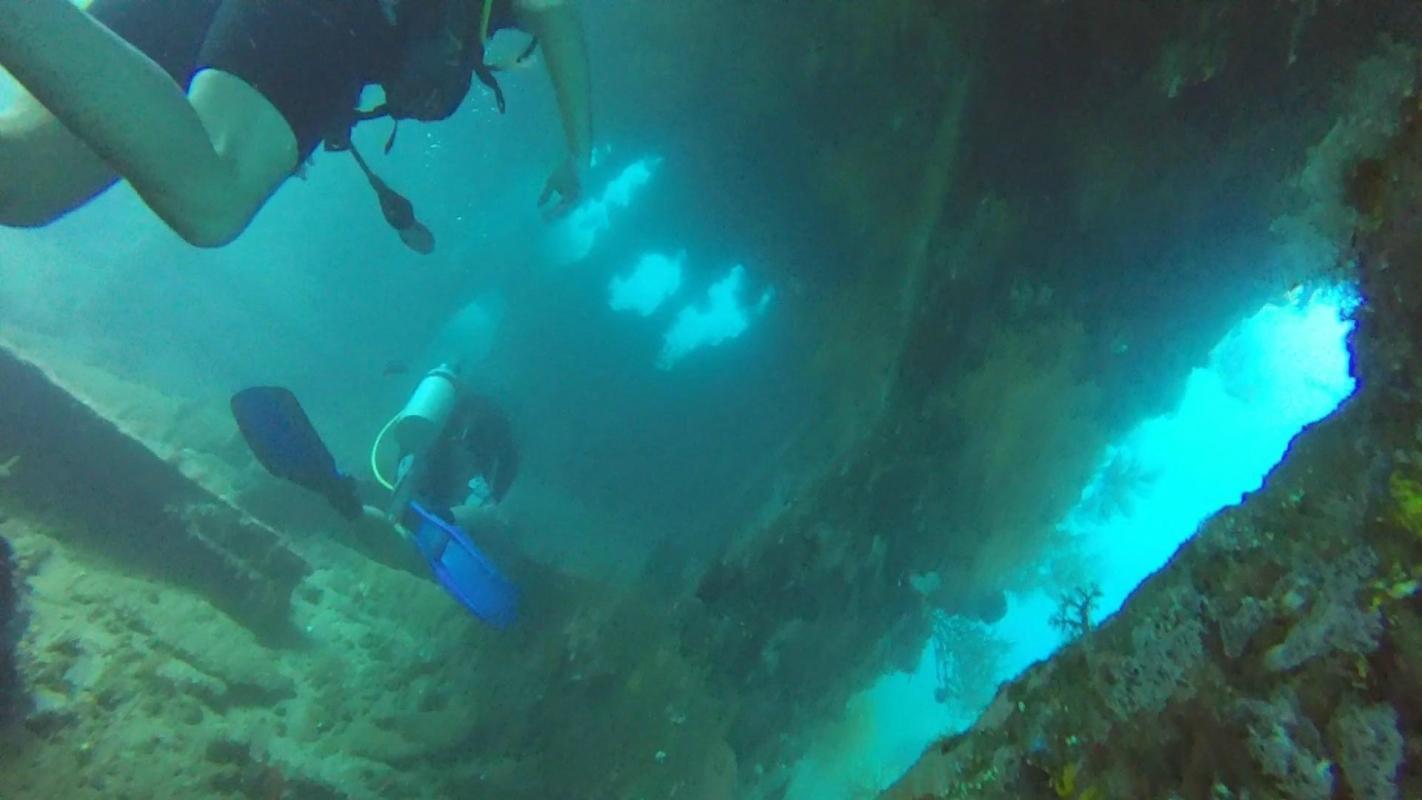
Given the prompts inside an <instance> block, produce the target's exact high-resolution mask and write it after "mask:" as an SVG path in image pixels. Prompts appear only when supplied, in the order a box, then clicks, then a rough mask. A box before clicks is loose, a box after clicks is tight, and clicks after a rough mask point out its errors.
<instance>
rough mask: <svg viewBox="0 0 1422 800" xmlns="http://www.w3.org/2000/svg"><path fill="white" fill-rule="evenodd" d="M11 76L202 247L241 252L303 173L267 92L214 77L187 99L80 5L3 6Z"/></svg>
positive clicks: (1, 59) (1, 43)
mask: <svg viewBox="0 0 1422 800" xmlns="http://www.w3.org/2000/svg"><path fill="white" fill-rule="evenodd" d="M0 65H3V66H4V67H6V68H7V69H9V70H10V72H11V73H12V74H13V75H14V76H15V77H16V78H17V79H18V80H19V81H20V83H21V84H22V85H23V86H24V87H25V88H26V89H28V90H29V92H30V93H31V94H32V95H34V97H35V98H36V99H38V100H39V101H40V103H42V104H43V105H44V107H45V108H47V109H49V110H50V112H51V113H53V114H54V116H56V117H58V118H59V120H60V121H61V122H63V123H64V126H65V127H66V128H68V129H69V130H70V131H71V132H73V134H74V135H75V136H77V137H79V138H80V139H81V140H83V141H84V143H85V144H86V145H88V147H89V149H91V150H92V151H93V152H94V153H96V154H98V156H99V157H100V158H102V159H103V160H104V162H105V163H107V164H108V165H109V166H110V167H112V168H113V169H114V171H115V172H117V173H118V174H120V175H122V176H123V177H124V178H126V179H127V180H128V182H129V183H130V184H132V185H133V188H134V189H135V190H136V191H137V192H138V194H139V196H140V197H142V198H143V200H144V202H146V203H147V204H148V206H149V208H152V209H153V211H154V212H155V213H157V214H158V216H160V217H162V218H163V221H164V222H166V223H168V225H169V226H170V227H171V228H172V229H173V230H174V231H176V232H177V233H178V235H180V236H182V237H183V238H184V239H187V240H188V241H189V242H191V243H193V244H196V245H200V246H209V247H213V246H218V245H222V244H225V243H227V242H229V241H231V240H232V239H233V238H234V237H236V236H237V234H238V233H240V232H241V231H242V230H243V229H244V228H245V227H246V226H247V224H248V222H250V221H251V218H252V216H253V215H254V214H255V213H256V212H257V209H259V208H260V207H261V206H262V204H263V203H265V202H266V200H267V198H268V197H269V196H270V195H271V193H272V192H273V191H274V190H275V189H276V187H277V186H279V185H280V184H281V182H282V181H283V180H285V179H286V177H287V176H288V175H290V174H291V172H292V170H294V169H295V168H296V166H297V164H296V161H297V148H296V137H295V135H294V134H293V133H292V131H291V127H290V126H289V125H288V124H287V122H286V120H285V119H284V118H283V117H282V116H281V114H280V113H279V112H278V111H277V110H276V108H275V107H273V106H272V104H271V103H270V102H268V101H267V100H266V98H265V97H263V96H262V95H261V94H260V93H259V92H257V90H256V89H253V88H252V87H251V86H249V85H247V84H246V83H244V82H243V81H241V80H240V79H238V78H236V77H234V76H232V75H229V74H227V73H224V72H220V71H218V70H206V71H204V72H201V73H199V74H198V75H197V76H196V77H195V78H194V79H193V84H192V88H191V89H190V90H189V95H188V96H184V94H183V93H182V91H181V90H180V89H179V88H178V86H177V85H176V84H174V83H173V80H172V78H170V77H169V76H168V74H167V73H166V72H164V71H163V70H162V69H161V68H160V67H159V66H158V65H157V64H154V63H153V62H152V61H151V60H149V59H148V58H147V57H146V56H144V55H143V54H142V53H141V52H139V51H138V50H136V49H134V48H133V47H132V46H131V45H130V44H129V43H128V42H126V41H124V40H123V39H121V38H120V37H119V36H117V35H116V34H114V33H113V32H112V31H110V30H109V29H108V28H106V27H104V26H103V25H101V24H100V23H99V22H98V21H97V20H95V19H93V18H92V17H90V16H89V15H88V14H86V13H84V12H83V11H81V10H79V9H78V8H76V7H75V6H74V5H72V4H71V2H70V0H0ZM7 181H8V179H7V177H6V176H5V175H3V174H0V184H3V183H5V182H7ZM7 191H8V190H7Z"/></svg>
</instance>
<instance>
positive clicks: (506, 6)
mask: <svg viewBox="0 0 1422 800" xmlns="http://www.w3.org/2000/svg"><path fill="white" fill-rule="evenodd" d="M574 2H575V0H280V2H264V1H263V0H182V2H172V1H171V0H93V2H92V3H91V4H90V5H89V8H88V11H87V12H86V11H83V10H80V9H79V8H78V7H76V6H75V5H74V3H73V0H0V67H4V68H5V69H7V70H9V72H10V73H11V74H13V75H14V76H15V78H16V79H18V81H19V83H20V85H21V86H22V87H23V88H24V90H25V91H24V92H23V93H21V95H20V97H19V98H18V100H17V102H16V103H15V106H14V107H13V108H12V109H11V110H9V111H7V112H4V113H0V224H3V225H8V226H12V227H37V226H41V225H45V224H47V223H49V222H52V221H53V220H55V219H58V218H59V217H61V216H63V215H64V214H66V213H68V212H69V211H72V210H74V209H75V208H78V207H79V206H82V205H84V204H85V203H87V202H89V201H90V200H92V199H93V198H94V197H95V196H97V195H98V194H100V193H102V192H103V191H104V190H106V189H107V188H108V187H109V186H111V185H113V183H114V182H115V181H117V180H118V179H119V178H120V177H122V178H124V179H126V180H127V181H128V182H129V183H130V184H131V185H132V186H133V188H134V189H135V190H136V191H137V192H138V194H139V196H140V197H141V198H142V199H143V201H144V202H145V203H147V205H148V206H149V208H151V209H152V210H153V211H154V212H155V213H156V214H157V215H158V216H159V217H160V218H161V219H162V220H163V221H164V222H165V223H167V225H168V226H169V227H170V228H172V229H173V230H174V231H175V232H176V233H177V234H178V235H179V236H181V237H182V238H183V239H185V240H186V241H188V242H189V243H191V244H193V245H196V246H199V247H219V246H222V245H225V244H227V243H229V242H231V241H232V240H233V239H235V238H236V237H237V236H238V235H239V234H241V232H242V231H243V230H245V229H246V227H247V225H248V224H249V223H250V222H251V220H252V218H253V216H255V214H256V213H257V211H258V210H259V209H260V208H261V207H262V205H263V204H265V203H266V201H267V199H268V198H269V197H270V196H271V195H272V193H273V192H275V191H276V189H277V187H279V186H280V185H281V183H282V182H283V181H285V180H286V179H287V177H289V176H291V175H293V174H295V173H296V172H298V170H299V169H300V168H301V167H302V165H303V164H304V163H305V162H306V161H307V159H308V158H309V157H310V156H311V154H312V152H313V151H314V150H315V149H316V147H317V146H318V145H320V144H322V143H323V142H324V143H325V146H326V149H328V150H350V151H351V153H352V154H353V155H354V157H355V159H356V162H357V164H359V166H360V168H361V170H362V171H363V172H364V173H365V175H366V177H367V179H368V180H369V181H370V184H371V186H372V187H373V188H374V189H375V191H376V195H377V197H378V199H379V201H380V207H381V211H382V212H383V213H384V215H385V217H386V219H387V221H389V222H390V224H391V225H392V226H393V227H394V228H395V229H396V231H397V232H398V233H399V234H400V238H401V239H402V240H403V241H404V242H405V244H406V245H408V246H409V247H411V248H412V249H414V250H416V251H418V252H422V253H427V252H430V251H431V250H433V247H434V239H433V236H432V235H431V234H430V232H429V230H428V229H426V228H425V227H424V225H422V224H421V223H420V222H419V220H418V219H416V217H415V215H414V209H413V207H412V206H411V204H410V202H409V201H408V200H406V199H405V198H404V197H402V196H401V195H399V194H398V193H396V192H395V191H394V190H392V189H391V188H390V187H389V186H388V185H386V184H385V183H384V182H383V181H382V180H380V179H379V178H378V177H376V176H375V174H374V173H373V172H371V170H370V168H369V167H368V166H367V165H366V163H365V160H364V159H363V158H362V157H361V156H360V154H359V153H358V152H356V151H355V149H354V147H352V145H351V136H350V133H351V128H352V127H353V126H354V125H355V124H356V123H358V122H361V121H363V120H369V119H375V118H379V117H386V116H388V117H390V118H392V119H393V120H395V122H396V124H397V125H398V122H399V120H402V119H416V120H424V121H433V120H441V119H445V118H446V117H448V116H450V115H451V114H452V113H454V111H455V110H456V109H457V108H458V107H459V105H460V102H461V101H462V100H463V99H464V97H465V95H466V94H467V93H468V91H469V88H470V85H471V79H472V78H473V77H478V78H479V79H480V81H481V82H482V83H483V84H484V85H486V86H487V87H489V89H490V90H491V91H492V92H493V94H494V97H495V99H496V101H497V104H498V107H499V110H500V111H502V110H503V107H504V97H503V92H502V91H501V90H500V89H499V84H498V81H497V80H496V79H495V76H494V74H493V73H494V68H493V67H491V66H489V65H487V64H486V63H485V58H484V56H485V53H484V49H485V44H486V42H487V41H488V40H489V38H490V36H491V35H492V34H493V33H494V32H496V31H498V30H500V29H505V28H519V29H522V30H524V31H526V32H528V33H530V34H532V35H533V37H534V38H533V42H532V44H530V45H529V47H528V49H527V50H526V51H525V52H524V54H523V55H522V56H520V58H519V60H524V59H526V58H527V57H528V56H530V55H531V54H532V51H533V50H534V48H535V47H540V46H541V48H542V51H543V61H544V62H545V64H546V65H547V69H548V74H549V76H550V78H551V80H552V83H553V88H554V93H555V95H556V97H557V101H558V108H559V112H560V116H561V118H562V124H563V132H564V135H565V138H566V141H567V148H568V149H567V154H566V157H565V158H564V159H563V160H562V161H561V163H560V164H559V165H558V166H557V167H556V168H555V170H554V171H553V173H552V175H551V176H550V177H549V178H548V180H547V182H546V183H545V185H544V189H543V193H542V195H541V196H540V197H539V200H538V203H539V205H540V206H545V205H546V206H547V211H548V215H549V216H550V217H556V216H561V215H562V214H564V213H566V212H568V211H570V210H571V209H572V208H573V206H575V205H576V204H577V203H578V201H579V199H580V197H581V195H582V182H583V173H584V172H585V170H586V169H587V168H588V166H589V164H590V159H591V153H592V122H591V113H590V106H589V85H588V66H587V52H586V48H585V45H584V42H583V33H582V24H581V21H580V19H579V16H578V13H577V10H576V8H575V6H574ZM370 84H380V85H381V86H382V87H383V89H384V91H385V102H384V103H383V104H381V105H379V106H377V107H376V108H373V109H369V110H360V109H359V108H358V107H357V106H358V103H359V99H360V94H361V90H362V89H363V88H364V87H365V86H367V85H370ZM394 140H395V135H394V133H393V132H392V133H391V135H390V139H389V141H388V142H387V144H386V151H387V152H388V151H389V149H390V146H391V145H393V144H394ZM555 196H556V197H557V202H556V203H553V204H552V205H547V204H549V203H550V201H551V200H553V198H554V197H555Z"/></svg>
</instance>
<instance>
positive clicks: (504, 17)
mask: <svg viewBox="0 0 1422 800" xmlns="http://www.w3.org/2000/svg"><path fill="white" fill-rule="evenodd" d="M406 2H429V0H406ZM89 12H90V13H91V14H93V15H94V17H95V18H97V19H98V20H99V21H100V22H102V23H104V24H105V25H107V26H108V27H109V28H110V29H111V30H113V31H114V32H115V33H117V34H118V35H119V36H122V37H123V38H124V39H126V40H127V41H128V42H129V43H130V44H132V45H133V46H134V47H136V48H138V49H139V50H140V51H142V52H143V53H144V54H145V55H147V56H148V57H149V58H151V59H153V61H154V62H156V63H157V64H158V65H159V66H160V67H162V68H163V69H164V70H166V71H167V73H168V74H169V75H171V76H173V80H175V81H177V82H178V84H179V85H180V86H182V87H183V88H184V89H185V90H186V89H187V87H188V85H189V84H190V83H191V82H192V78H193V75H195V74H196V73H197V72H199V71H201V70H203V69H208V68H212V69H219V70H222V71H223V72H227V73H230V74H232V75H235V76H237V77H238V78H241V79H242V80H244V81H246V82H247V83H248V84H250V85H251V86H252V87H254V88H255V89H257V91H259V92H261V93H262V95H263V96H264V97H266V98H267V100H268V101H269V102H271V104H272V105H273V106H275V107H276V109H277V111H279V112H281V114H282V116H283V117H285V118H286V121H287V123H288V124H289V125H290V126H291V130H292V132H293V133H295V134H296V141H297V147H298V150H299V152H300V157H301V159H302V160H305V159H306V158H307V157H308V156H310V155H311V153H312V151H313V150H315V149H316V146H317V145H319V144H320V143H321V141H322V140H324V139H326V138H327V137H329V136H339V135H340V134H341V133H343V132H344V130H345V129H346V128H347V127H348V126H349V124H350V114H351V111H352V110H353V109H354V108H355V107H356V104H357V103H358V102H359V99H360V92H361V89H363V88H364V87H365V86H367V85H368V84H372V83H380V82H382V81H383V80H385V79H386V78H387V77H388V76H389V75H390V74H391V71H392V70H393V69H394V68H395V67H396V66H397V65H398V63H399V60H400V57H401V48H402V46H403V42H402V37H401V35H400V31H399V30H398V29H397V28H395V27H394V26H391V25H390V24H389V23H388V22H387V21H386V19H385V15H384V14H383V13H382V12H381V9H380V3H379V2H378V0H94V2H93V4H92V5H90V7H89ZM513 21H514V20H513V12H512V0H495V2H494V6H493V12H492V14H491V17H490V22H489V29H490V32H493V31H496V30H499V29H501V28H506V27H512V25H513Z"/></svg>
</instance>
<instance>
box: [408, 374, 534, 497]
mask: <svg viewBox="0 0 1422 800" xmlns="http://www.w3.org/2000/svg"><path fill="white" fill-rule="evenodd" d="M517 476H518V446H517V445H516V444H515V443H514V437H513V426H512V425H511V424H510V423H509V418H508V416H507V415H505V414H504V412H503V411H502V410H501V409H500V408H499V407H498V406H497V405H495V404H494V402H493V400H491V399H489V398H487V397H484V396H483V395H477V394H470V393H466V394H463V395H461V396H460V398H459V403H458V405H456V406H455V408H454V411H453V413H452V414H451V416H450V420H449V423H448V428H447V429H446V430H445V433H444V435H443V436H441V437H440V439H439V441H438V442H437V443H436V444H435V446H434V447H433V448H431V450H430V453H429V472H428V473H427V477H426V479H425V486H424V487H423V491H422V492H421V494H422V495H423V496H424V499H426V500H427V501H430V502H433V503H435V504H436V505H439V506H456V505H460V504H462V503H463V502H464V499H465V498H466V497H468V496H469V481H470V479H471V478H475V477H479V478H483V479H484V482H485V483H486V484H488V487H489V499H491V500H492V501H493V502H495V503H498V502H500V501H502V500H503V499H504V495H506V494H508V491H509V487H511V486H512V485H513V482H514V478H515V477H517Z"/></svg>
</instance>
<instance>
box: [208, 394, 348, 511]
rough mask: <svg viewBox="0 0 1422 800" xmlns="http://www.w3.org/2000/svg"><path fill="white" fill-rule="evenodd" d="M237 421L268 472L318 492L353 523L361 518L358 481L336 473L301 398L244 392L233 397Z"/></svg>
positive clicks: (332, 459)
mask: <svg viewBox="0 0 1422 800" xmlns="http://www.w3.org/2000/svg"><path fill="white" fill-rule="evenodd" d="M232 416H233V417H235V418H236V419H237V427H238V428H239V429H240V430H241V431H242V438H244V439H246V440H247V446H248V447H250V448H251V449H252V455H254V456H256V457H257V461H259V462H261V464H262V466H263V467H266V470H267V472H270V473H271V474H273V475H275V476H276V477H278V478H282V479H285V480H288V481H291V482H292V483H294V484H296V485H297V486H301V487H303V488H306V489H310V490H311V491H313V492H316V493H317V494H319V495H321V496H322V497H324V498H326V500H327V502H329V503H330V504H331V506H332V507H334V508H335V509H336V511H338V512H340V514H341V516H343V517H346V518H347V519H356V518H358V517H360V515H361V502H360V497H359V496H358V495H357V494H356V486H355V479H353V478H351V476H349V475H345V474H343V473H342V472H341V471H340V470H338V469H336V459H335V457H334V456H332V455H331V451H330V450H328V449H327V448H326V444H325V442H323V441H321V436H320V434H318V433H317V432H316V428H315V427H314V426H313V425H312V424H311V420H310V419H309V418H307V416H306V412H305V411H304V410H303V409H302V408H301V403H300V402H298V401H297V399H296V395H293V394H292V393H291V392H290V391H288V390H286V389H283V388H281V387H279V386H254V387H252V388H250V389H243V390H242V391H240V392H238V393H237V394H235V395H233V396H232Z"/></svg>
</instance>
